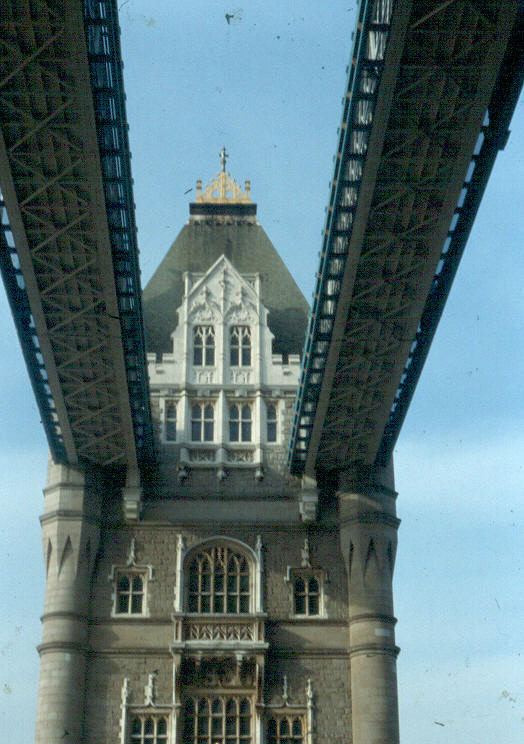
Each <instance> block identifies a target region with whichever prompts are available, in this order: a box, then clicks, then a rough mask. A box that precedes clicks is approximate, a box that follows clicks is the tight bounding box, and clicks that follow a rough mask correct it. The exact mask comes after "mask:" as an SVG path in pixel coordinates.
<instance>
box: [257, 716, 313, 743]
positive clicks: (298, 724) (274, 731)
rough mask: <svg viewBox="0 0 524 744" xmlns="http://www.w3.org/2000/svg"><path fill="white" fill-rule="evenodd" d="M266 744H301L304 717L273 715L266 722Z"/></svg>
mask: <svg viewBox="0 0 524 744" xmlns="http://www.w3.org/2000/svg"><path fill="white" fill-rule="evenodd" d="M266 741H267V744H302V742H303V741H304V717H303V716H300V715H285V714H280V715H274V716H272V717H271V718H270V719H269V720H268V722H267V738H266Z"/></svg>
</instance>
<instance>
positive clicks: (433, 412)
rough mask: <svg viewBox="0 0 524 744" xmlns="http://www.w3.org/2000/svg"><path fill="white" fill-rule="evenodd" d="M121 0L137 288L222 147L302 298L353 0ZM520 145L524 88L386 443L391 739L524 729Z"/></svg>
mask: <svg viewBox="0 0 524 744" xmlns="http://www.w3.org/2000/svg"><path fill="white" fill-rule="evenodd" d="M235 2H239V0H235ZM120 6H121V26H122V34H123V39H122V42H123V50H124V58H125V70H124V74H125V85H126V92H127V98H128V100H127V105H128V119H129V123H130V141H131V149H132V153H133V159H132V169H133V176H134V179H135V187H134V189H135V191H134V193H135V201H136V204H137V220H138V226H139V234H138V238H139V246H140V251H141V266H142V278H143V283H144V284H145V283H146V282H147V280H148V279H149V277H150V276H151V274H152V273H153V271H154V270H155V269H156V267H157V265H158V264H159V262H160V260H161V258H162V257H163V255H164V254H165V252H166V251H167V249H168V247H169V245H170V244H171V243H172V241H173V240H174V238H175V237H176V235H177V233H178V232H179V230H180V229H181V228H182V226H183V224H184V222H185V221H186V219H187V216H188V201H189V200H191V199H192V198H193V196H194V191H193V192H190V193H188V194H185V193H184V192H186V191H187V190H188V189H190V188H193V189H194V187H195V181H196V179H197V178H202V179H203V180H204V182H207V181H208V180H209V179H210V178H212V177H213V176H214V175H215V174H216V172H217V171H218V169H219V160H218V153H219V150H220V149H221V147H222V146H223V145H225V146H226V147H227V149H228V151H229V153H230V158H229V161H228V169H229V171H230V172H231V175H232V176H233V177H235V178H236V179H237V180H238V181H241V182H243V180H244V179H246V178H249V179H251V183H252V196H253V199H254V200H255V201H256V202H257V203H258V214H259V219H260V221H261V223H262V225H263V226H264V228H265V230H266V232H267V233H268V235H269V237H270V238H271V239H272V241H273V242H274V244H275V246H276V248H277V250H279V252H280V253H281V255H282V257H283V258H284V260H285V262H286V263H287V265H288V267H289V268H290V270H291V271H292V273H293V275H294V276H295V278H296V280H297V282H298V283H299V285H300V286H301V288H302V290H303V291H304V294H305V296H306V298H308V299H309V298H310V297H311V292H312V289H313V279H314V273H315V271H316V269H317V265H318V251H319V249H320V232H321V230H322V227H323V223H324V207H325V204H326V202H327V198H328V184H329V180H330V178H331V172H332V162H333V154H334V152H335V146H336V140H337V135H336V130H337V127H338V124H339V121H340V115H341V106H340V101H341V98H342V95H343V92H344V85H345V79H346V73H345V68H346V65H347V62H348V58H349V53H350V48H351V33H352V31H353V27H354V21H355V0H347V2H341V1H340V0H331V1H330V2H328V3H311V2H300V1H299V0H296V1H295V2H293V3H291V2H286V1H283V2H280V3H278V4H277V3H274V4H268V3H267V2H257V1H256V0H249V1H247V2H244V3H243V4H242V7H241V8H240V7H238V8H237V7H236V6H235V5H234V4H233V5H230V4H226V3H224V2H222V0H211V1H210V0H207V1H206V2H204V0H193V1H192V2H187V1H186V2H179V3H174V2H172V0H169V2H168V1H167V0H165V1H163V0H150V1H149V2H146V1H145V0H128V1H127V2H125V1H124V0H122V1H121V2H120ZM271 6H274V7H271ZM226 13H229V14H232V15H233V18H231V19H230V20H231V22H230V24H228V23H227V22H226V19H225V14H226ZM523 152H524V104H523V103H522V101H521V102H520V104H519V106H518V108H517V113H516V116H515V119H514V121H513V125H512V136H511V138H510V140H509V143H508V145H507V146H506V149H505V151H504V152H502V153H501V154H500V155H499V158H498V160H497V164H496V166H495V169H494V173H493V176H492V179H491V182H490V184H489V186H488V191H487V193H486V196H485V199H484V202H483V205H482V208H481V212H480V213H479V216H478V219H477V222H476V225H475V228H474V230H473V232H472V235H471V237H470V241H469V244H468V247H467V249H466V254H465V256H464V259H463V262H462V265H461V267H460V270H459V273H458V276H457V279H456V282H455V286H454V288H453V290H452V293H451V296H450V299H449V301H448V305H447V308H446V312H445V315H444V318H443V320H442V323H441V326H440V328H439V331H438V333H437V337H436V339H435V342H434V345H433V348H432V351H431V353H430V356H429V359H428V362H427V364H426V368H425V370H424V373H423V376H422V379H421V382H420V384H419V387H418V389H417V392H416V394H415V398H414V401H413V403H412V406H411V409H410V412H409V414H408V418H407V420H406V423H405V425H404V429H403V431H402V434H401V436H400V438H399V441H398V444H397V449H396V452H395V469H396V482H397V490H398V492H399V497H398V513H399V516H400V517H401V519H402V524H401V527H400V534H399V550H398V557H397V568H396V577H395V598H396V614H397V616H398V618H399V623H398V626H397V642H398V644H399V645H400V646H401V647H402V652H401V654H400V657H399V661H398V676H399V697H400V715H401V719H400V724H401V740H402V742H403V744H421V743H422V744H437V743H440V742H446V744H447V742H449V741H460V742H462V743H463V744H470V742H471V744H473V742H475V744H476V742H479V741H481V742H482V743H483V744H495V743H498V742H500V741H504V742H505V744H520V743H521V742H522V738H523V736H524V682H523V680H524V656H523V655H522V654H524V650H523V649H524V643H523V640H524V639H523V636H524V630H523V628H524V592H523V587H524V537H523V531H522V525H523V521H524V520H523V517H524V505H523V504H524V500H523V498H522V491H523V485H522V484H523V472H524V471H523V463H524V429H523V427H522V422H523V420H524V395H523V389H524V383H523V380H524V354H523V353H522V346H523V325H524V323H523V320H522V319H523V318H524V294H523V292H522V286H521V285H522V276H523V274H524V254H523V253H522V245H523V244H524V227H523V220H522V211H523V210H522V203H523V193H522V173H523V154H522V153H523ZM0 302H1V303H2V304H1V310H2V313H1V315H0V318H1V323H2V325H3V326H4V329H3V330H4V332H3V333H2V334H1V335H0V375H1V379H2V381H3V390H4V394H3V396H1V398H0V408H1V410H0V422H1V426H0V466H1V469H2V473H3V478H2V481H1V484H0V491H1V493H0V496H1V500H2V505H3V515H4V516H3V519H2V522H1V525H0V557H1V558H2V565H3V566H4V571H3V573H2V578H1V585H0V587H1V592H2V596H3V597H6V598H8V601H7V602H4V603H3V605H2V607H1V608H0V613H1V616H0V620H1V622H0V654H1V658H2V662H3V663H2V665H1V669H2V679H1V680H0V688H1V689H0V729H1V730H9V731H10V740H11V741H12V742H13V743H14V744H25V743H26V742H27V741H30V740H31V737H32V731H33V725H34V722H33V720H34V714H33V712H34V708H35V702H36V683H37V675H38V657H37V653H36V651H35V646H36V645H37V644H38V643H39V641H40V623H39V619H38V618H39V616H40V614H41V612H42V608H43V569H42V558H41V548H40V530H39V524H38V515H39V514H40V513H41V511H42V503H43V500H42V495H41V489H42V487H43V484H44V480H45V469H46V459H47V446H46V442H45V437H44V434H43V430H42V427H41V426H40V424H39V416H38V413H37V410H36V405H35V403H34V401H33V395H32V391H31V389H30V386H29V383H28V379H27V374H26V372H25V369H24V366H23V362H22V358H21V353H20V350H19V347H18V342H17V339H16V337H15V333H14V329H13V324H12V321H11V318H10V313H9V310H8V308H7V304H6V302H5V299H4V297H3V294H2V296H1V298H0ZM441 724H443V725H441Z"/></svg>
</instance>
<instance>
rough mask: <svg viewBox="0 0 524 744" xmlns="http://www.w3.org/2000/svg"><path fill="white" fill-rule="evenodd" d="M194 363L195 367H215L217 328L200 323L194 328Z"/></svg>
mask: <svg viewBox="0 0 524 744" xmlns="http://www.w3.org/2000/svg"><path fill="white" fill-rule="evenodd" d="M193 364H194V366H195V367H213V366H214V364H215V329H214V328H213V326H204V325H198V326H195V327H194V328H193Z"/></svg>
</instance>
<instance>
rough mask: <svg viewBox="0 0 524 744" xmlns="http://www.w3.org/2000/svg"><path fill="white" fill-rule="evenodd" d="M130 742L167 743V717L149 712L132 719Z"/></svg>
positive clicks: (131, 743) (144, 743) (134, 743)
mask: <svg viewBox="0 0 524 744" xmlns="http://www.w3.org/2000/svg"><path fill="white" fill-rule="evenodd" d="M130 729H131V733H130V737H129V742H130V744H167V742H168V734H167V717H166V716H156V715H155V716H152V715H149V714H144V715H137V716H133V718H132V719H131V726H130Z"/></svg>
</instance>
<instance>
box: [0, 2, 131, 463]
mask: <svg viewBox="0 0 524 744" xmlns="http://www.w3.org/2000/svg"><path fill="white" fill-rule="evenodd" d="M0 124H1V137H0V166H1V177H2V191H3V196H4V199H5V203H6V206H7V211H8V214H9V218H10V222H11V228H12V231H13V235H14V239H15V245H16V253H14V254H13V258H12V260H13V262H16V261H19V263H20V267H21V272H22V275H23V283H24V285H25V288H26V291H27V295H28V297H29V302H30V307H31V313H32V319H31V321H32V322H33V323H34V327H35V330H36V334H37V335H38V341H39V346H40V353H41V355H42V357H43V363H44V365H45V371H46V375H47V381H48V383H47V384H48V385H49V388H50V391H51V394H52V397H53V400H54V405H55V414H54V415H55V417H56V418H57V419H58V422H59V428H60V432H61V436H62V438H63V444H64V448H65V452H66V456H67V459H68V460H69V461H70V462H72V463H75V462H78V461H87V462H93V463H97V464H102V465H107V464H112V463H123V462H128V463H131V464H133V463H136V449H135V441H134V435H133V426H132V417H131V412H130V403H129V399H128V391H127V380H126V368H125V362H124V341H125V339H124V338H123V333H125V319H124V318H121V317H120V315H119V313H120V309H121V308H119V304H118V300H117V293H116V287H115V269H114V266H113V259H112V252H111V243H110V235H109V231H108V222H107V215H106V208H105V203H104V191H103V182H102V174H101V169H100V156H99V149H98V144H97V136H96V127H95V121H94V112H93V100H92V92H91V83H90V74H89V67H88V61H87V54H86V39H85V30H84V24H83V11H82V3H81V2H79V1H77V0H4V2H3V3H2V4H1V6H0ZM115 175H117V174H115Z"/></svg>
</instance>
